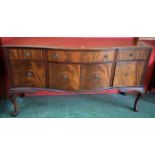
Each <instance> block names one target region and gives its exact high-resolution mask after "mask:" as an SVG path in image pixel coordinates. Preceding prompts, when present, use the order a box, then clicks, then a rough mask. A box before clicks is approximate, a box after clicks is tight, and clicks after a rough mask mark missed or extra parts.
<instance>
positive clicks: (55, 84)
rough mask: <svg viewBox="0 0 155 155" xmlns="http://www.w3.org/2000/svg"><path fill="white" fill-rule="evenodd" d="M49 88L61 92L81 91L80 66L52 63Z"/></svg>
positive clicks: (50, 65)
mask: <svg viewBox="0 0 155 155" xmlns="http://www.w3.org/2000/svg"><path fill="white" fill-rule="evenodd" d="M49 87H50V88H53V89H59V90H79V87H80V65H76V64H54V63H50V64H49Z"/></svg>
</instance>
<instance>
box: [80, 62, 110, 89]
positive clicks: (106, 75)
mask: <svg viewBox="0 0 155 155" xmlns="http://www.w3.org/2000/svg"><path fill="white" fill-rule="evenodd" d="M111 69H112V63H107V64H97V65H81V88H80V89H81V90H95V89H101V88H108V87H109V86H110V79H111V78H110V77H111Z"/></svg>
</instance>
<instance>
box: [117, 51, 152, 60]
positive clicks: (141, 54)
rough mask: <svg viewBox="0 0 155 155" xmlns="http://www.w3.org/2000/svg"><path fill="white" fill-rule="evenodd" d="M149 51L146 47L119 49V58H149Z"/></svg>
mask: <svg viewBox="0 0 155 155" xmlns="http://www.w3.org/2000/svg"><path fill="white" fill-rule="evenodd" d="M149 53H150V52H149V51H148V50H145V49H137V50H134V49H129V50H119V51H118V56H117V60H147V58H148V56H149Z"/></svg>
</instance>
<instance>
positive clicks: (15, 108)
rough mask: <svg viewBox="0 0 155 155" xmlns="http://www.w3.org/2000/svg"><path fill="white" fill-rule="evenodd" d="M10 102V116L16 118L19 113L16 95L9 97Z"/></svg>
mask: <svg viewBox="0 0 155 155" xmlns="http://www.w3.org/2000/svg"><path fill="white" fill-rule="evenodd" d="M10 101H11V103H12V105H13V112H12V116H14V117H15V116H17V115H18V113H19V107H18V104H17V102H16V95H15V94H12V95H10Z"/></svg>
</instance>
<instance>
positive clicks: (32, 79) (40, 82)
mask: <svg viewBox="0 0 155 155" xmlns="http://www.w3.org/2000/svg"><path fill="white" fill-rule="evenodd" d="M10 65H11V66H10V67H11V74H12V77H11V80H12V86H13V87H41V88H42V87H45V65H44V63H43V62H33V61H27V62H21V61H11V62H10Z"/></svg>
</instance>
